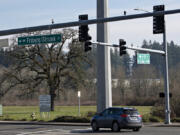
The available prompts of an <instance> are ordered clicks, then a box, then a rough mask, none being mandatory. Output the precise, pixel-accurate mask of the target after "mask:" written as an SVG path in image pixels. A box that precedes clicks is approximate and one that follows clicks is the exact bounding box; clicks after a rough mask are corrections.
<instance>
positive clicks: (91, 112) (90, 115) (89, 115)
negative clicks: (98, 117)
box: [86, 111, 96, 117]
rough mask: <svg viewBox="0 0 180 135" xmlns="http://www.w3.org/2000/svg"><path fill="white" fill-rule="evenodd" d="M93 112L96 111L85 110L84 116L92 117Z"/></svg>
mask: <svg viewBox="0 0 180 135" xmlns="http://www.w3.org/2000/svg"><path fill="white" fill-rule="evenodd" d="M95 114H96V112H94V111H89V112H87V114H86V116H87V117H93V116H94V115H95Z"/></svg>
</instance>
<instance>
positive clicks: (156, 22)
mask: <svg viewBox="0 0 180 135" xmlns="http://www.w3.org/2000/svg"><path fill="white" fill-rule="evenodd" d="M153 11H154V12H158V11H164V5H157V6H154V7H153ZM164 23H165V21H164V15H160V16H153V34H159V33H164V30H165V25H164Z"/></svg>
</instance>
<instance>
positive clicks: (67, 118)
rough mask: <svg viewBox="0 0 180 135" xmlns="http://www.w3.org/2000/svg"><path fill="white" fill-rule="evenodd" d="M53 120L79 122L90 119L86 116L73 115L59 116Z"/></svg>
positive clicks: (87, 121) (86, 121)
mask: <svg viewBox="0 0 180 135" xmlns="http://www.w3.org/2000/svg"><path fill="white" fill-rule="evenodd" d="M53 122H79V123H81V122H82V123H89V122H90V119H89V118H88V117H75V116H61V117H57V118H56V119H54V120H53Z"/></svg>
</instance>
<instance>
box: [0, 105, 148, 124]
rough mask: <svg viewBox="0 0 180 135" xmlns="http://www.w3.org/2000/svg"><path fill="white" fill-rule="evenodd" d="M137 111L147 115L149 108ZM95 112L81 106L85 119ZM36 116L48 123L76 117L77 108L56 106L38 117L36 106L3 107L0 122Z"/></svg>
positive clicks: (30, 118) (94, 109)
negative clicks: (59, 118) (62, 118)
mask: <svg viewBox="0 0 180 135" xmlns="http://www.w3.org/2000/svg"><path fill="white" fill-rule="evenodd" d="M134 107H135V108H136V109H138V110H139V112H140V114H141V115H144V114H149V113H150V109H151V107H149V106H134ZM89 111H91V112H96V106H81V108H80V112H81V116H83V117H86V115H87V113H88V112H89ZM33 112H34V113H35V114H36V120H38V121H50V120H53V119H55V118H56V117H59V116H78V106H56V107H55V111H54V112H50V113H49V116H48V113H44V114H43V113H42V114H43V115H41V116H40V112H39V107H38V106H4V107H3V116H1V117H0V120H26V121H31V120H33V119H32V117H31V114H32V113H33Z"/></svg>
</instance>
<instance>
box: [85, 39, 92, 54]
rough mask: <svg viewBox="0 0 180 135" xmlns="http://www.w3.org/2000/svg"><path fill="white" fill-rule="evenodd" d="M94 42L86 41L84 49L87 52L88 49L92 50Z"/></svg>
mask: <svg viewBox="0 0 180 135" xmlns="http://www.w3.org/2000/svg"><path fill="white" fill-rule="evenodd" d="M91 44H92V43H91V42H90V41H86V42H85V46H84V51H85V52H87V51H90V50H91V46H90V45H91Z"/></svg>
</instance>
